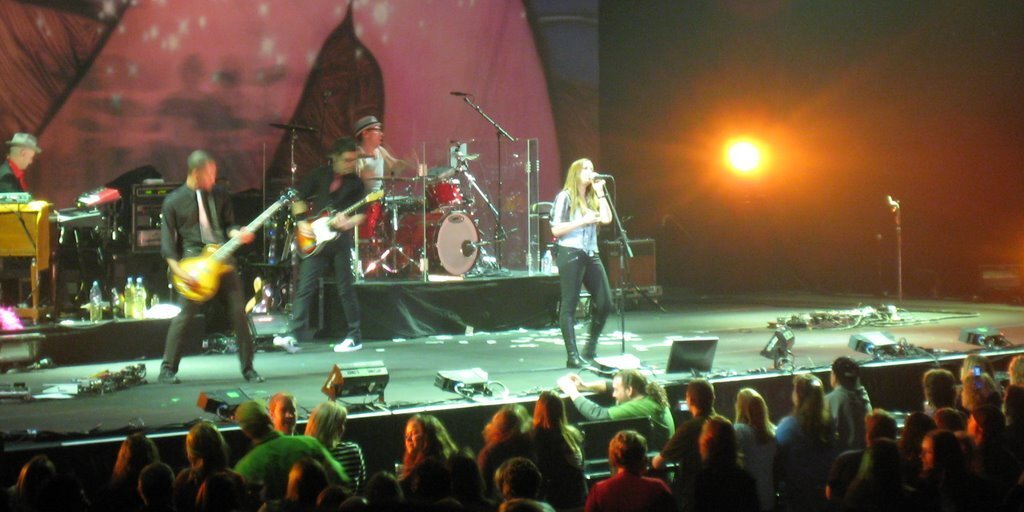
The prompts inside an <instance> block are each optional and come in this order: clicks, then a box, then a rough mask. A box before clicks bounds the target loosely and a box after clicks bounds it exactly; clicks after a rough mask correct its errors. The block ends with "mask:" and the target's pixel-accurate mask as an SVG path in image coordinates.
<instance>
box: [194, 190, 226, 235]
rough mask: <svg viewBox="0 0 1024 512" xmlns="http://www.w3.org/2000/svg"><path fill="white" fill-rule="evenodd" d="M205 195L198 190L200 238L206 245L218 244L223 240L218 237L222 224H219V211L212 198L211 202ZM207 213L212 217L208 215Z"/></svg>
mask: <svg viewBox="0 0 1024 512" xmlns="http://www.w3.org/2000/svg"><path fill="white" fill-rule="evenodd" d="M205 199H206V198H204V197H203V193H202V191H200V190H196V203H197V204H198V206H199V236H200V238H201V239H202V241H203V243H204V244H216V243H220V241H221V239H220V237H219V236H217V233H218V231H219V229H220V226H218V224H220V223H219V222H217V209H216V208H214V207H213V201H212V198H210V199H211V201H210V202H207V201H206V200H205ZM207 211H209V212H210V215H207Z"/></svg>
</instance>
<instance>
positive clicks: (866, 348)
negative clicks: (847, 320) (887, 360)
mask: <svg viewBox="0 0 1024 512" xmlns="http://www.w3.org/2000/svg"><path fill="white" fill-rule="evenodd" d="M849 347H850V348H851V349H852V350H855V351H857V352H860V353H861V354H867V355H869V356H872V357H874V358H876V359H877V358H879V357H883V356H894V355H899V353H900V344H899V342H897V341H896V337H895V336H893V335H892V334H890V333H888V332H881V331H873V332H862V333H860V334H854V335H852V336H850V342H849Z"/></svg>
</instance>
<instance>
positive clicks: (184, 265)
mask: <svg viewBox="0 0 1024 512" xmlns="http://www.w3.org/2000/svg"><path fill="white" fill-rule="evenodd" d="M297 195H298V194H297V193H296V192H295V191H294V190H291V189H289V190H287V191H285V193H284V194H283V195H282V196H281V198H280V199H278V200H277V201H276V202H274V204H272V205H270V208H267V209H266V210H265V211H264V212H263V213H261V214H259V215H258V216H257V217H256V218H255V219H253V221H252V222H250V223H249V225H248V226H246V227H245V230H246V231H249V232H251V233H255V232H256V230H257V229H259V228H260V226H262V225H263V223H264V222H266V221H267V219H269V218H270V217H271V216H273V215H274V214H275V213H277V211H278V210H280V209H281V207H282V206H284V205H285V204H287V203H288V202H290V201H293V200H294V199H295V198H296V197H297ZM240 237H241V234H237V235H235V236H233V237H231V240H228V241H227V242H226V243H224V244H223V245H217V244H210V245H207V246H206V247H204V248H203V252H202V254H200V255H199V256H194V257H192V258H185V259H183V260H181V262H179V263H178V265H179V266H180V267H181V269H182V270H184V271H185V273H186V274H188V275H189V276H190V277H192V279H194V280H195V283H196V284H195V286H189V284H188V283H186V282H185V281H182V280H181V278H180V277H178V275H177V274H172V275H171V282H172V283H174V288H175V289H176V290H178V293H180V294H181V295H182V296H184V297H185V298H186V299H188V300H191V301H193V302H206V301H208V300H210V299H211V298H213V296H214V295H217V290H218V289H220V278H221V276H222V275H224V274H225V273H227V272H229V271H231V270H232V266H231V264H230V263H229V262H228V258H230V257H231V255H232V254H234V253H235V251H236V250H238V248H239V247H241V246H242V241H241V238H240Z"/></svg>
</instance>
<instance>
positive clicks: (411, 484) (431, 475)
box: [402, 454, 455, 506]
mask: <svg viewBox="0 0 1024 512" xmlns="http://www.w3.org/2000/svg"><path fill="white" fill-rule="evenodd" d="M454 456H455V455H454V454H452V457H454ZM449 460H450V458H449ZM402 487H404V488H405V489H404V490H405V499H406V501H408V502H409V503H412V504H415V505H419V506H437V505H439V502H440V501H442V500H444V499H447V498H449V497H451V495H452V474H451V473H450V472H449V471H448V468H447V467H445V464H444V463H442V462H441V461H440V460H438V459H436V458H434V457H427V458H426V459H423V461H421V462H420V463H419V464H416V466H415V467H414V468H413V470H412V473H410V474H409V476H408V477H407V478H406V479H405V480H403V481H402Z"/></svg>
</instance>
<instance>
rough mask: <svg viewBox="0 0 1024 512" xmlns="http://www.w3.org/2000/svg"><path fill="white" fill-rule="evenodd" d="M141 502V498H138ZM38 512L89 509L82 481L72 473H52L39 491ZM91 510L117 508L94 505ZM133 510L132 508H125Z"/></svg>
mask: <svg viewBox="0 0 1024 512" xmlns="http://www.w3.org/2000/svg"><path fill="white" fill-rule="evenodd" d="M140 503H141V500H140ZM37 505H38V508H37V509H36V510H38V511H39V512H86V511H87V510H90V508H89V500H88V499H86V497H85V490H83V489H82V482H80V481H79V480H78V478H77V477H75V476H74V475H60V474H58V475H54V476H53V478H51V479H49V480H47V481H46V484H44V485H43V488H42V489H41V491H40V493H39V500H38V502H37ZM92 510H119V509H109V508H99V507H95V508H93V509H92ZM127 510H134V509H127Z"/></svg>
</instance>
